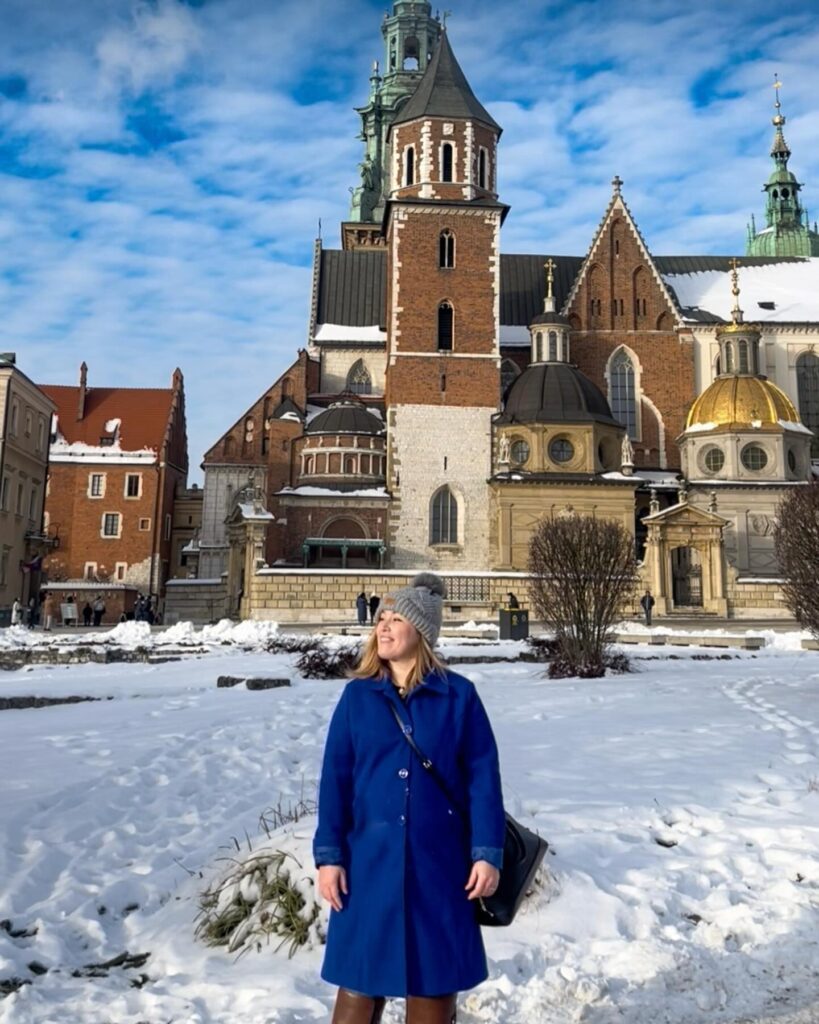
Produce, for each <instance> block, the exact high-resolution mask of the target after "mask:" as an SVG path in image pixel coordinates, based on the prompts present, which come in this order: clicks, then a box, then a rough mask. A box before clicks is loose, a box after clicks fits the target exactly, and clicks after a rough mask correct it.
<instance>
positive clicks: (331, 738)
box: [313, 688, 354, 868]
mask: <svg viewBox="0 0 819 1024" xmlns="http://www.w3.org/2000/svg"><path fill="white" fill-rule="evenodd" d="M348 705H349V697H348V695H347V690H346V688H345V690H344V692H343V693H342V695H341V698H340V699H339V702H338V704H337V705H336V709H335V711H334V712H333V717H332V718H331V720H330V728H329V730H328V732H327V740H326V742H325V745H324V759H323V762H322V766H321V781H320V783H319V797H318V826H317V828H316V834H315V836H314V837H313V859H314V860H315V862H316V867H317V868H318V867H321V866H322V865H323V864H337V865H340V866H346V864H347V860H348V857H347V853H348V850H347V836H348V834H349V832H350V829H351V827H352V820H353V813H352V809H353V761H354V752H353V741H352V733H351V731H350V716H349V707H348Z"/></svg>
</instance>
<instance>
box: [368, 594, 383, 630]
mask: <svg viewBox="0 0 819 1024" xmlns="http://www.w3.org/2000/svg"><path fill="white" fill-rule="evenodd" d="M380 603H381V598H380V597H379V596H378V594H376V593H375V591H373V592H372V594H370V622H371V623H372V624H373V625H375V613H376V612H377V611H378V606H379V604H380Z"/></svg>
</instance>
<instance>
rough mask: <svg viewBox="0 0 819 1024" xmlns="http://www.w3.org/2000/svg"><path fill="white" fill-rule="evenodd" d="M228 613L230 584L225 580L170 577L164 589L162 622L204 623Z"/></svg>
mask: <svg viewBox="0 0 819 1024" xmlns="http://www.w3.org/2000/svg"><path fill="white" fill-rule="evenodd" d="M226 616H227V583H226V581H225V580H224V579H211V580H207V579H201V580H169V581H168V585H167V589H166V591H165V610H164V615H163V621H164V623H165V625H166V626H172V625H174V624H175V623H177V622H194V623H196V624H198V625H202V624H204V623H208V622H218V621H219V619H223V618H225V617H226Z"/></svg>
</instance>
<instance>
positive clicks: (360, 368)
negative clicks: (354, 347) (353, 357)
mask: <svg viewBox="0 0 819 1024" xmlns="http://www.w3.org/2000/svg"><path fill="white" fill-rule="evenodd" d="M347 390H348V391H352V393H353V394H354V395H369V394H372V390H373V382H372V378H371V377H370V373H369V371H368V369H367V367H366V366H365V365H364V360H363V359H359V360H358V361H357V362H355V363H353V365H352V366H351V367H350V372H349V373H348V374H347Z"/></svg>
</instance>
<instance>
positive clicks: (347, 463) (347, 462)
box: [344, 455, 355, 473]
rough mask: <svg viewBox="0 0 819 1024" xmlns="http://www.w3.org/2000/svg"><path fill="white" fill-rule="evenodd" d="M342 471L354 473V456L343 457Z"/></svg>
mask: <svg viewBox="0 0 819 1024" xmlns="http://www.w3.org/2000/svg"><path fill="white" fill-rule="evenodd" d="M344 472H345V473H355V456H354V455H346V456H345V458H344Z"/></svg>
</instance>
